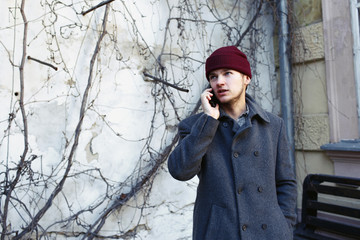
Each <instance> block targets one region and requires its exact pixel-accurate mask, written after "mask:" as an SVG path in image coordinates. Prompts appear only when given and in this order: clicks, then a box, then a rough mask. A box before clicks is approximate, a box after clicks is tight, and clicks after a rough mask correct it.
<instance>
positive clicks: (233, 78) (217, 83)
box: [209, 68, 250, 104]
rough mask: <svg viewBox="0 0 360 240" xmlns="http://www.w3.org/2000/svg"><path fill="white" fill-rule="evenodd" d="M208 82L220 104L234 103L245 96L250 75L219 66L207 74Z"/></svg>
mask: <svg viewBox="0 0 360 240" xmlns="http://www.w3.org/2000/svg"><path fill="white" fill-rule="evenodd" d="M209 82H210V85H211V88H212V89H213V90H214V94H215V95H216V97H217V98H218V99H219V101H220V103H221V104H235V103H237V102H238V101H239V100H240V99H241V98H242V96H245V90H246V86H247V85H248V84H249V83H250V77H248V76H246V75H244V74H242V73H240V72H238V71H235V70H231V69H225V68H221V69H217V70H215V71H212V72H211V73H210V74H209ZM244 99H245V98H244Z"/></svg>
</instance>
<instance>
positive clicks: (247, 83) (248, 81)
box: [244, 74, 251, 85]
mask: <svg viewBox="0 0 360 240" xmlns="http://www.w3.org/2000/svg"><path fill="white" fill-rule="evenodd" d="M244 77H245V79H244V83H245V84H246V85H249V84H250V82H251V78H250V77H249V76H248V75H245V74H244Z"/></svg>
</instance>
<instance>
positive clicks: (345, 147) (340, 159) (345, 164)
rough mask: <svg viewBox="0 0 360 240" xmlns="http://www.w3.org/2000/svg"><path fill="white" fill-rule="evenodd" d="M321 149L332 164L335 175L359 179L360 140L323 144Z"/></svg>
mask: <svg viewBox="0 0 360 240" xmlns="http://www.w3.org/2000/svg"><path fill="white" fill-rule="evenodd" d="M321 149H322V150H324V151H325V152H326V154H327V155H328V156H329V158H330V159H331V160H332V161H333V162H334V172H335V175H339V176H349V177H356V178H360V139H353V140H342V141H340V142H337V143H329V144H325V145H322V146H321Z"/></svg>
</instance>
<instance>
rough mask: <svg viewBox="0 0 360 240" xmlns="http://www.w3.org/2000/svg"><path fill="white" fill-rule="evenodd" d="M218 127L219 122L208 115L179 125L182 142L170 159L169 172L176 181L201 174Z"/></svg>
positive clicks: (180, 141) (202, 115)
mask: <svg viewBox="0 0 360 240" xmlns="http://www.w3.org/2000/svg"><path fill="white" fill-rule="evenodd" d="M218 125H219V121H218V120H216V119H214V118H212V117H210V116H209V115H206V114H201V115H200V117H199V118H198V119H197V120H195V122H193V123H192V121H191V120H188V119H186V120H184V121H182V122H180V123H179V127H178V130H179V135H180V140H179V143H178V145H177V146H176V147H175V149H174V150H173V152H172V153H171V154H170V156H169V159H168V168H169V172H170V174H171V175H172V176H173V177H174V178H175V179H177V180H180V181H187V180H190V179H191V178H193V177H194V176H195V175H197V174H198V173H199V172H200V169H201V162H202V159H203V157H204V156H205V154H206V151H207V149H208V147H209V145H210V144H211V142H212V140H213V138H214V136H215V133H216V130H217V127H218Z"/></svg>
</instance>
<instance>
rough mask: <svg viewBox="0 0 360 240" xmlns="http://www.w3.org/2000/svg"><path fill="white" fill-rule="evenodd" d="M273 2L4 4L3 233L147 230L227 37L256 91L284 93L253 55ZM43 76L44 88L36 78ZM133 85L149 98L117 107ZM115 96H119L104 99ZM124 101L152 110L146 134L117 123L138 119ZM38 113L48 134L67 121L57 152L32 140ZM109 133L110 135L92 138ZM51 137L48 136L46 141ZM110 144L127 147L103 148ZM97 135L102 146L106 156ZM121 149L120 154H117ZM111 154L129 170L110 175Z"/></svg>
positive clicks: (25, 0) (35, 235)
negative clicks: (265, 83) (165, 172)
mask: <svg viewBox="0 0 360 240" xmlns="http://www.w3.org/2000/svg"><path fill="white" fill-rule="evenodd" d="M274 4H275V3H274V2H273V1H268V0H257V1H240V0H234V1H230V0H228V1H215V0H214V1H209V0H200V1H187V0H181V1H171V0H152V1H124V0H107V1H90V0H82V1H75V0H38V1H37V3H34V2H33V1H29V0H21V1H20V0H18V1H15V2H13V1H8V25H6V26H5V27H1V28H0V34H2V35H3V33H5V32H8V33H9V32H10V33H12V36H13V43H11V42H9V41H5V40H3V39H0V47H1V49H2V51H3V52H4V53H6V54H5V55H4V56H6V58H5V59H6V62H7V66H8V68H9V69H11V70H9V71H8V72H9V73H11V74H10V75H11V76H12V77H9V76H7V81H8V83H7V84H8V85H9V86H8V87H7V89H9V94H8V95H6V99H7V100H8V102H7V105H6V106H9V111H7V112H6V114H5V112H4V111H2V112H1V115H0V117H1V118H2V119H0V127H1V131H2V134H3V135H1V139H0V148H1V151H2V152H3V153H2V155H1V159H0V190H1V195H0V220H1V227H2V230H1V240H5V239H10V238H11V239H52V238H53V237H64V238H71V237H73V238H79V239H94V238H96V239H130V238H136V236H137V234H138V233H139V231H141V230H144V229H145V230H147V229H146V227H145V228H143V227H142V224H140V223H141V222H142V219H143V218H144V217H145V213H144V212H145V211H146V209H148V208H151V207H152V206H151V203H150V201H149V198H150V196H151V193H152V192H151V190H152V188H153V183H154V179H155V177H156V176H157V174H158V173H159V172H160V171H161V170H162V168H163V167H164V163H165V162H166V159H167V157H168V155H169V153H170V152H171V150H172V148H173V147H174V146H175V144H176V143H177V140H178V135H176V125H177V123H178V122H179V121H180V120H181V119H183V118H184V117H186V116H188V115H190V114H194V113H196V112H197V111H198V110H199V107H200V104H199V102H198V96H199V94H200V92H201V90H202V89H203V88H204V87H206V84H207V82H206V80H205V79H204V77H203V66H204V61H205V58H206V56H208V55H209V54H210V53H211V52H212V51H213V50H215V48H217V47H219V46H222V45H236V46H239V47H240V48H241V49H242V50H243V51H245V52H247V54H248V56H249V57H250V61H251V62H252V67H253V69H254V79H253V83H252V91H253V92H255V93H256V94H257V96H258V97H259V98H261V96H264V98H265V97H266V98H271V100H273V99H275V98H276V97H277V96H276V95H277V93H276V90H275V91H274V90H273V89H269V90H266V91H268V92H269V93H270V94H268V95H267V94H264V93H263V91H262V90H264V89H262V88H261V86H260V84H259V79H260V77H261V76H260V75H261V74H260V72H258V70H257V63H258V62H260V60H258V59H257V54H258V53H259V52H261V51H262V50H264V49H262V48H263V43H262V41H263V39H264V38H265V37H266V34H267V33H266V32H265V31H264V29H263V26H262V24H260V23H258V21H259V19H261V18H263V17H264V16H265V15H268V16H273V15H275V14H274V13H275V11H274V8H275V7H274ZM30 5H31V6H30ZM34 5H36V6H34ZM39 9H40V10H41V11H39ZM19 13H20V15H21V18H19V17H18V14H19ZM149 22H150V24H149ZM1 26H4V25H1ZM20 28H21V29H22V31H19V29H20ZM268 37H271V36H268ZM19 39H21V40H22V41H21V47H20V44H19ZM39 49H41V51H39ZM15 51H16V52H15ZM18 56H21V57H20V61H19V59H18ZM2 61H4V58H2ZM17 62H20V64H19V65H18V64H17ZM261 64H262V65H267V66H268V68H269V69H271V70H269V71H270V72H272V74H273V75H274V73H273V72H274V71H275V70H274V69H275V67H274V66H273V62H271V61H268V62H264V61H263V60H261ZM34 69H38V70H37V71H34ZM34 73H36V74H39V76H40V77H39V76H33V74H34ZM272 77H274V78H275V76H272ZM35 81H37V82H36V84H37V85H36V86H37V87H36V89H37V90H34V88H35V87H34V86H32V88H31V87H30V86H29V85H31V84H32V83H33V82H35ZM132 84H137V85H136V86H137V88H136V89H135V91H136V90H137V91H138V92H139V95H146V96H145V97H143V98H141V97H139V99H140V100H139V101H142V102H141V103H140V104H139V105H140V106H141V107H138V108H136V107H135V105H136V104H137V103H134V102H132V104H133V105H134V106H133V105H131V104H130V105H129V106H125V105H121V107H118V108H120V110H121V111H120V110H118V109H117V107H115V106H112V103H113V104H115V105H116V104H120V103H121V101H126V100H129V99H133V98H132V95H131V94H130V93H129V92H131V91H130V86H131V85H132ZM109 86H110V87H109ZM139 86H144V87H143V88H141V87H139ZM104 89H106V90H104ZM106 91H108V92H109V93H107V92H106ZM132 91H134V90H132ZM122 96H125V97H122ZM126 96H127V97H128V98H127V97H126ZM269 96H270V97H269ZM107 97H110V98H112V99H113V100H112V103H108V102H106V101H105V98H107ZM119 102H120V103H119ZM49 106H51V107H49ZM59 106H60V107H59ZM136 106H137V105H136ZM2 107H4V105H2ZM46 107H49V110H51V108H55V109H61V110H62V111H63V113H60V112H61V111H60V112H59V111H57V112H56V113H55V115H53V116H52V115H51V114H50V115H48V116H47V117H48V119H46V121H44V119H41V116H43V115H40V114H41V113H40V112H41V109H42V108H46ZM126 109H128V110H130V113H131V114H134V111H140V112H141V113H142V115H137V116H143V117H144V120H143V122H141V123H142V125H143V126H144V127H143V129H145V132H146V133H145V134H144V133H143V132H141V134H138V135H137V134H136V133H137V132H136V131H135V133H133V134H132V133H129V132H127V131H126V129H125V128H121V125H129V126H130V125H131V121H135V120H136V122H137V123H138V122H140V121H139V119H131V118H130V119H129V118H127V117H126V116H125V115H126V114H124V111H125V110H126ZM148 109H150V111H149V110H148ZM117 111H118V112H119V114H118V115H116V114H115V116H116V117H112V115H111V114H112V113H114V112H117ZM75 113H76V114H75ZM5 115H6V117H5ZM145 115H146V116H149V117H146V116H145ZM36 116H40V117H39V118H36ZM52 117H54V118H52ZM59 117H60V118H59ZM114 119H116V120H114ZM36 121H38V122H36ZM39 122H41V123H44V124H49V125H46V126H44V128H45V127H47V128H48V129H49V133H48V134H51V133H53V134H55V133H54V132H52V130H51V128H61V129H62V130H61V132H60V133H58V132H57V133H56V134H57V135H56V136H58V137H59V139H57V141H56V145H52V146H50V147H49V148H50V149H55V150H54V151H55V152H56V154H54V153H53V152H52V151H50V150H49V149H45V150H40V147H39V146H38V145H37V143H36V141H35V140H34V136H35V135H36V133H34V131H35V130H36V129H40V128H39V126H38V124H39ZM132 127H133V128H139V127H140V126H132ZM91 134H92V135H91ZM90 135H91V136H90ZM103 135H105V136H107V137H106V138H103V139H107V140H109V142H101V143H98V144H97V145H96V139H97V137H99V136H103ZM44 136H47V133H45V134H44V135H39V136H38V138H40V139H41V138H42V137H44ZM15 139H17V140H18V139H21V140H22V142H23V143H22V144H19V143H18V142H16V143H15V142H14V141H15ZM88 139H91V140H90V141H89V143H88V144H87V145H86V144H84V141H88ZM110 141H113V142H116V143H115V144H114V145H116V146H117V147H116V148H119V149H121V150H118V149H113V148H110V147H109V146H107V145H111V144H112V142H110ZM99 144H100V145H101V146H102V147H103V148H104V149H105V150H104V151H103V152H102V153H101V152H100V150H99ZM127 144H130V145H131V144H133V145H134V146H136V149H137V151H136V152H130V153H129V151H133V150H130V149H128V145H127ZM133 145H131V146H133ZM13 146H16V147H15V148H16V149H14V147H13ZM18 146H21V148H22V149H21V154H20V157H18V156H17V154H18V153H19V149H18V148H19V147H18ZM96 146H97V147H96ZM84 149H87V151H86V154H88V155H86V154H85V153H84ZM99 152H100V153H99ZM104 152H114V155H110V156H112V158H113V159H104V158H101V154H105V153H104ZM119 152H122V153H123V154H124V157H122V156H121V155H122V154H121V155H116V154H115V153H119ZM50 153H51V154H50ZM115 155H116V156H115ZM107 156H108V155H107ZM129 156H131V157H129ZM90 157H91V158H90ZM123 158H124V159H123ZM89 159H90V160H89ZM93 159H95V160H93ZM99 159H101V161H100V160H99ZM120 159H121V160H120ZM107 160H108V161H114V162H121V161H129V162H131V163H132V164H131V165H130V166H131V167H132V168H131V170H128V169H127V170H126V171H125V170H124V172H121V171H122V169H117V171H118V172H119V175H121V176H122V177H118V176H117V175H116V174H115V173H109V172H113V170H114V169H112V166H111V164H109V163H105V162H104V161H107ZM103 164H106V166H107V168H105V167H104V166H103ZM118 166H120V165H118ZM120 172H121V174H120ZM78 185H79V186H82V187H83V188H84V189H88V188H89V189H92V190H93V191H94V193H93V194H92V196H91V201H89V202H87V201H85V200H86V199H87V198H88V197H90V196H81V192H80V191H79V192H77V191H78V188H80V187H78V188H77V187H76V186H78ZM89 185H91V186H89ZM92 186H93V188H92ZM95 189H96V190H95ZM82 201H83V202H84V203H83V202H82ZM128 209H136V212H137V214H133V218H132V220H130V221H128V223H127V224H123V223H122V222H121V220H118V222H117V223H115V225H117V228H116V229H113V231H111V232H110V233H108V232H107V231H104V226H105V225H106V224H109V222H111V221H113V220H110V219H111V217H112V216H114V215H116V216H117V218H118V219H122V218H121V214H125V212H126V211H127V210H128ZM111 226H114V224H112V225H111Z"/></svg>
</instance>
